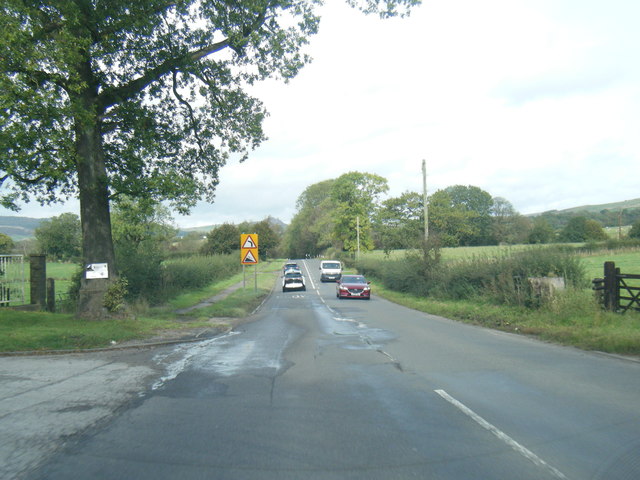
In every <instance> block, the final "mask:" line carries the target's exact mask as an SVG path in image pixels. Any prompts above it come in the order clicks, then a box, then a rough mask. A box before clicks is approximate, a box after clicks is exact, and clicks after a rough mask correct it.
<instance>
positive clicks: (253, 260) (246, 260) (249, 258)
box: [242, 250, 258, 263]
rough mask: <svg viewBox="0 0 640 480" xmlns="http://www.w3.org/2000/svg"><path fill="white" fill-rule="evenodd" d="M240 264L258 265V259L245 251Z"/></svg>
mask: <svg viewBox="0 0 640 480" xmlns="http://www.w3.org/2000/svg"><path fill="white" fill-rule="evenodd" d="M242 263H258V259H257V258H256V257H255V255H254V254H253V252H252V251H251V250H247V253H246V254H245V256H244V257H243V258H242Z"/></svg>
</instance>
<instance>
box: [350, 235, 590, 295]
mask: <svg viewBox="0 0 640 480" xmlns="http://www.w3.org/2000/svg"><path fill="white" fill-rule="evenodd" d="M357 268H358V269H359V270H360V271H361V272H362V273H363V274H365V275H370V276H371V277H374V278H376V280H378V281H380V282H382V284H383V285H384V287H386V288H389V289H391V290H395V291H399V292H402V293H410V294H415V295H420V296H428V297H433V298H441V299H447V300H449V299H451V300H460V299H472V298H477V297H484V298H485V299H488V300H491V301H492V302H495V303H498V304H508V305H523V306H528V307H538V306H540V305H541V302H540V299H539V298H536V297H535V295H534V294H533V292H532V291H531V288H530V287H529V283H528V281H527V279H528V278H529V277H563V278H564V279H565V283H566V285H567V287H569V288H583V287H585V286H587V283H588V282H587V280H586V275H585V271H584V267H583V266H582V264H581V263H580V260H579V258H578V257H577V256H576V255H575V253H574V252H573V251H572V250H571V249H568V248H562V247H539V248H531V249H528V250H524V251H518V252H511V253H505V254H504V255H501V256H494V257H473V258H470V259H467V260H460V261H456V262H440V261H439V259H438V258H434V257H433V256H431V257H430V256H427V257H425V256H424V255H423V254H422V253H420V252H418V253H408V254H407V255H406V257H405V258H403V259H398V260H383V259H380V260H378V259H365V260H363V261H360V262H358V263H357Z"/></svg>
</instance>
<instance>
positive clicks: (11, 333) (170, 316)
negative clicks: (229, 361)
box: [0, 261, 282, 352]
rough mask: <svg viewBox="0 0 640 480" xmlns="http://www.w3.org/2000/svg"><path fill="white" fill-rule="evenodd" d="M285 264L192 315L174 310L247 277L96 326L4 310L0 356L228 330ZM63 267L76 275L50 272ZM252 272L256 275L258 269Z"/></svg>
mask: <svg viewBox="0 0 640 480" xmlns="http://www.w3.org/2000/svg"><path fill="white" fill-rule="evenodd" d="M281 265H282V262H281V261H273V262H261V263H260V264H259V269H258V271H259V274H258V277H257V278H258V286H257V289H256V288H254V282H253V276H252V275H249V273H248V274H247V283H246V288H240V289H239V290H236V291H235V292H234V293H232V294H231V295H229V296H228V297H226V298H224V299H222V300H220V301H219V302H216V303H215V304H214V305H212V306H210V307H206V308H201V309H197V310H195V311H193V313H189V314H187V315H178V314H177V313H176V312H175V311H176V310H177V309H179V308H185V307H186V306H191V305H196V304H198V303H200V302H201V301H202V300H204V299H207V298H210V297H212V296H214V295H216V294H218V293H220V292H221V291H223V290H225V289H226V288H228V287H229V286H231V285H235V284H237V283H239V282H242V281H243V277H242V274H239V275H235V276H233V277H230V278H228V279H225V280H223V281H220V282H217V283H215V284H212V285H209V286H208V287H206V288H203V289H199V290H197V291H194V292H190V293H189V294H185V295H181V296H179V297H177V298H175V299H172V300H170V301H168V302H167V304H166V305H164V306H162V307H157V308H152V309H146V310H140V311H136V307H138V306H136V305H133V306H132V310H131V311H130V313H129V315H128V316H127V317H126V318H123V319H113V320H109V321H100V322H92V321H87V320H80V319H77V318H74V316H73V315H70V314H59V313H47V312H22V311H15V310H10V309H0V352H15V351H42V350H80V349H90V348H98V347H105V346H108V345H111V344H112V342H116V343H120V342H123V341H127V340H132V339H137V338H143V337H147V336H151V335H155V334H157V333H159V332H161V331H163V330H181V329H186V328H193V327H212V326H216V325H221V326H224V324H225V323H226V320H225V319H226V318H229V317H235V318H238V317H246V316H248V315H249V314H250V313H251V312H252V311H253V310H254V309H255V308H256V306H257V305H259V304H260V302H262V301H263V299H264V298H265V296H267V295H268V294H269V293H270V291H271V289H272V288H273V285H274V281H275V278H276V276H277V274H278V273H279V272H280V267H281ZM58 268H59V270H57V272H58V273H57V274H58V275H66V274H69V275H73V273H74V272H75V269H67V267H66V264H60V265H56V266H54V268H52V269H49V272H50V273H51V272H55V271H56V269H58ZM250 270H251V273H252V271H253V269H250ZM65 272H66V273H65ZM218 319H219V321H218Z"/></svg>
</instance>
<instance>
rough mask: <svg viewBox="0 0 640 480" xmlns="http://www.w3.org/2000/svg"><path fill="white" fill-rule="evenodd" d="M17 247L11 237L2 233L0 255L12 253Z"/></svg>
mask: <svg viewBox="0 0 640 480" xmlns="http://www.w3.org/2000/svg"><path fill="white" fill-rule="evenodd" d="M13 247H15V244H14V243H13V240H12V239H11V237H10V236H9V235H5V234H4V233H0V253H3V254H7V253H11V251H12V250H13Z"/></svg>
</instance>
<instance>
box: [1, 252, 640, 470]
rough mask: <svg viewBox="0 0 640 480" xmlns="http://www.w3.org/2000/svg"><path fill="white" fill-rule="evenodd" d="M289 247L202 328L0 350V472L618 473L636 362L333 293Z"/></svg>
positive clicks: (631, 418) (632, 449)
mask: <svg viewBox="0 0 640 480" xmlns="http://www.w3.org/2000/svg"><path fill="white" fill-rule="evenodd" d="M303 263H304V266H305V273H306V276H307V278H308V281H309V283H308V285H307V291H306V292H287V293H280V292H279V291H277V290H276V291H275V293H274V294H273V295H271V297H270V298H269V299H268V300H267V301H266V302H265V304H264V305H263V307H262V308H261V309H260V311H259V312H258V313H257V314H256V315H254V316H253V317H252V320H253V321H252V322H250V323H246V324H244V325H242V326H240V327H238V328H237V329H236V330H234V331H233V332H229V333H227V334H224V335H221V336H218V337H215V338H210V339H206V340H203V341H200V342H195V343H188V344H179V345H175V346H170V347H169V346H167V347H156V348H153V349H148V350H142V351H134V352H131V351H126V352H104V353H99V354H88V355H73V356H66V357H48V358H41V359H32V358H28V359H14V358H3V359H0V365H2V368H1V369H0V393H1V396H0V398H1V400H0V434H2V435H3V437H4V435H5V433H7V434H8V435H11V437H10V438H9V439H8V441H7V442H4V443H3V444H2V447H1V449H2V450H1V452H2V458H0V460H4V459H9V460H10V462H11V463H9V465H13V467H11V470H8V469H7V470H6V471H5V472H0V473H6V474H7V476H2V478H20V479H27V480H42V479H47V480H55V479H65V480H68V479H73V478H78V479H86V478H101V479H111V478H113V479H120V478H135V479H136V480H144V479H153V480H159V479H175V478H181V479H185V480H189V479H200V478H206V479H216V478H220V479H225V480H227V479H242V480H247V479H249V480H250V479H273V480H275V479H278V480H282V479H287V478H291V479H300V478H305V479H323V480H324V479H363V480H364V479H366V480H372V479H381V480H382V479H389V478H394V479H395V478H398V479H403V478H434V479H456V480H460V479H473V480H476V479H505V478H518V479H519V480H520V479H522V480H540V479H556V480H557V479H565V478H567V479H576V480H577V479H585V478H586V479H607V480H614V479H627V478H636V477H635V476H634V475H636V474H637V471H638V467H639V466H640V455H639V454H638V452H640V448H639V447H640V412H639V411H638V408H637V406H638V398H640V383H639V382H638V381H637V379H638V378H639V377H638V375H639V374H640V364H638V363H637V362H632V361H627V360H624V359H617V358H612V357H610V356H604V355H598V354H594V353H588V352H581V351H578V350H575V349H571V348H562V347H557V346H554V345H549V344H545V343H541V342H537V341H534V340H531V339H528V338H524V337H520V336H516V335H509V334H503V333H500V332H494V331H491V330H485V329H482V328H477V327H472V326H469V325H463V324H459V323H456V322H452V321H449V320H447V319H443V318H439V317H434V316H431V315H426V314H422V313H419V312H415V311H412V310H409V309H406V308H402V307H399V306H397V305H394V304H391V303H389V302H386V301H384V300H382V299H380V298H377V297H376V296H375V291H374V296H373V299H372V300H371V301H358V300H355V301H353V300H338V299H336V298H335V286H334V285H333V284H320V283H318V282H317V262H314V261H305V262H303ZM5 360H8V362H5ZM21 360H27V364H26V365H27V366H29V362H31V361H34V362H35V363H33V364H30V366H29V368H28V369H26V370H22V373H20V372H21V370H20V368H19V365H20V361H21ZM39 369H43V372H42V373H38V371H39ZM44 372H46V373H44ZM17 387H20V388H17ZM15 392H17V393H15ZM7 426H8V427H11V428H8V427H7ZM3 441H4V440H3ZM21 447H22V448H21ZM3 463H4V462H3ZM10 475H14V476H10ZM636 476H637V475H636Z"/></svg>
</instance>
